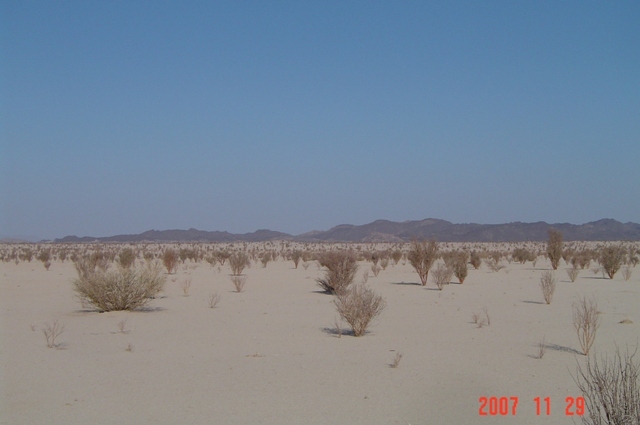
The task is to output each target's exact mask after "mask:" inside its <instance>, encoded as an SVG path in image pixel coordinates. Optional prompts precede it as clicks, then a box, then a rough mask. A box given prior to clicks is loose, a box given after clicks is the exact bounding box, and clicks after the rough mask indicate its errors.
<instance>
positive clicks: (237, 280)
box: [231, 275, 247, 292]
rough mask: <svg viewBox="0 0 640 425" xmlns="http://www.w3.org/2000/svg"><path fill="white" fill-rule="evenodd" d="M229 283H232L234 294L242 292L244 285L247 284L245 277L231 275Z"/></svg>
mask: <svg viewBox="0 0 640 425" xmlns="http://www.w3.org/2000/svg"><path fill="white" fill-rule="evenodd" d="M231 282H233V286H234V287H235V288H236V292H242V289H243V288H244V285H245V283H247V276H239V275H233V276H231Z"/></svg>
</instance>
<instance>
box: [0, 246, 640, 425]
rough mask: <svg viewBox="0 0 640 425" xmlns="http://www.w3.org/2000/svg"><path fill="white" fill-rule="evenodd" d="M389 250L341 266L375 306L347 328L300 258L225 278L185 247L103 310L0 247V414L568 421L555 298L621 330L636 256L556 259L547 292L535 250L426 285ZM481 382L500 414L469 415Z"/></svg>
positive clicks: (570, 355) (83, 419) (118, 418)
mask: <svg viewBox="0 0 640 425" xmlns="http://www.w3.org/2000/svg"><path fill="white" fill-rule="evenodd" d="M392 264H393V262H391V264H390V265H389V266H388V267H387V269H386V270H382V271H381V272H380V274H379V275H378V276H377V277H374V276H373V274H372V273H371V271H370V269H369V268H370V265H371V263H366V262H360V269H359V271H358V274H357V276H356V279H355V281H356V282H360V281H362V275H363V273H364V271H366V270H369V275H370V276H369V279H368V281H367V284H368V285H369V287H371V288H372V289H373V290H375V291H376V292H377V293H378V294H380V295H382V296H383V297H384V298H385V299H386V302H387V308H386V310H385V311H384V313H383V314H382V316H381V317H380V318H379V319H378V320H377V321H375V322H374V323H373V324H372V325H371V327H370V328H369V332H368V333H367V334H366V335H364V336H362V337H358V338H356V337H353V336H350V335H348V334H345V335H342V336H339V335H337V334H336V332H335V320H336V318H337V317H338V315H337V313H336V310H335V307H334V305H333V296H331V295H327V294H324V293H321V292H320V288H319V287H318V286H317V284H316V281H315V279H316V278H318V277H321V276H322V275H323V271H322V270H321V269H320V268H319V267H318V266H317V263H315V262H311V264H310V265H309V267H308V269H306V270H305V268H303V266H302V264H301V265H300V266H299V267H298V268H297V269H294V265H293V262H292V261H285V260H283V259H282V258H280V259H279V260H277V261H274V262H270V263H268V265H267V267H266V268H263V267H262V265H261V264H260V263H259V262H255V263H253V264H252V266H251V268H249V269H246V270H245V274H246V275H247V276H248V278H247V283H246V286H245V288H244V291H243V292H241V293H237V292H234V287H233V284H232V283H231V281H230V278H229V273H230V271H229V267H228V265H227V264H225V265H224V266H221V267H219V266H217V265H216V266H213V267H212V266H211V265H209V264H207V263H206V262H204V261H203V262H200V263H193V262H191V261H187V262H186V263H185V264H181V265H180V266H179V267H178V271H177V272H176V273H175V274H173V275H169V276H168V277H167V284H166V286H165V289H164V291H163V292H162V293H161V294H160V296H159V297H157V298H156V299H154V300H152V301H151V303H150V304H149V308H148V309H146V310H144V311H134V312H126V311H124V312H107V313H98V312H96V311H94V310H91V309H88V308H86V306H85V307H83V306H82V305H81V304H80V302H79V301H78V300H77V298H76V297H75V295H74V292H73V290H72V280H73V279H74V278H75V277H76V272H75V269H74V265H73V263H72V262H71V261H69V260H67V261H65V262H64V263H62V262H60V261H54V262H53V264H52V265H51V268H50V270H49V271H47V270H45V268H44V267H43V266H42V264H41V263H40V262H39V261H37V260H35V259H34V260H33V261H31V262H20V263H19V264H14V263H13V262H6V263H0V307H1V312H0V324H1V334H0V335H1V338H0V344H1V345H0V364H1V366H2V370H1V377H0V378H1V386H2V397H1V400H0V402H1V405H0V423H1V424H66V425H75V424H78V425H80V424H82V425H86V424H154V425H158V424H367V425H371V424H494V423H495V424H507V423H509V424H543V423H546V424H573V423H580V418H578V417H575V416H567V415H566V411H565V409H566V402H565V399H566V397H578V396H580V395H581V394H580V393H579V390H578V387H577V385H576V384H575V382H574V380H573V377H572V375H573V376H575V375H576V368H577V365H578V364H582V365H584V364H585V361H586V357H585V356H584V355H582V354H581V353H580V345H579V343H578V339H577V337H576V333H575V330H574V328H573V323H572V304H573V303H574V302H575V301H577V300H578V299H579V298H580V297H583V296H587V297H594V298H595V299H596V300H597V303H598V309H599V311H600V312H601V319H602V324H601V326H600V328H599V330H598V333H597V337H596V341H595V344H594V347H593V351H595V352H596V353H597V354H604V353H607V354H610V353H612V352H613V351H614V350H615V345H616V344H617V345H618V346H620V347H623V348H624V347H625V346H626V345H629V346H630V347H631V348H633V347H635V346H636V344H637V343H638V339H639V336H640V271H639V270H637V268H636V269H635V270H634V273H633V275H632V277H631V279H630V280H629V281H624V280H623V278H622V276H621V274H620V273H618V274H617V275H616V276H615V277H614V279H613V280H610V279H605V278H603V277H602V275H601V274H594V273H593V272H592V271H591V270H582V271H581V272H580V275H579V276H578V278H577V279H576V281H575V282H574V283H572V282H570V281H569V278H568V276H567V273H566V271H565V269H566V268H567V267H568V266H567V265H566V264H565V263H564V261H562V262H561V266H560V268H559V270H558V271H557V272H556V274H555V275H556V279H557V289H556V291H555V294H554V298H553V301H552V302H551V304H550V305H547V304H546V303H544V300H543V297H542V292H541V290H540V287H539V281H540V276H541V274H542V273H543V271H545V270H549V269H550V264H549V262H548V260H546V259H544V258H543V257H540V258H539V259H538V261H537V262H536V264H535V266H534V265H533V264H532V263H531V262H527V263H525V264H518V263H515V262H512V263H511V264H508V263H507V262H506V261H505V262H504V264H505V266H506V268H505V269H503V270H500V271H498V272H493V271H490V270H489V269H488V268H487V266H486V265H483V266H482V267H481V268H480V269H478V270H475V269H473V268H471V267H470V268H469V275H468V277H467V279H466V281H465V282H464V284H462V285H461V284H457V283H453V282H452V283H451V284H449V285H446V286H445V287H444V288H443V290H442V291H439V290H437V288H436V286H435V285H434V284H433V283H432V282H431V277H430V281H429V284H428V285H427V286H426V287H423V286H420V285H419V284H418V282H419V278H418V275H417V274H416V273H415V271H414V270H413V268H412V267H411V266H410V265H409V264H408V263H405V264H404V265H403V264H402V262H400V263H399V264H397V265H392ZM188 277H190V278H191V280H192V283H191V287H190V288H189V293H188V296H185V295H184V293H183V289H182V288H181V286H180V282H181V281H182V280H183V279H185V278H188ZM453 280H454V281H456V279H455V278H454V279H453ZM456 282H457V281H456ZM214 291H217V292H218V294H220V296H221V299H220V302H219V304H218V305H217V306H216V308H213V309H212V308H210V307H209V305H208V304H209V302H208V301H209V295H210V294H211V293H212V292H214ZM485 311H486V313H488V315H489V317H490V324H485V325H484V326H482V327H478V326H477V325H476V324H474V323H473V322H472V320H471V318H472V315H473V314H474V313H479V314H481V315H482V316H483V317H484V316H485ZM624 319H627V320H626V321H627V322H629V321H630V322H631V323H620V322H621V321H623V320H624ZM56 320H57V321H58V322H59V323H60V324H62V325H64V332H63V333H62V334H61V335H60V336H59V338H58V340H57V341H56V342H57V343H59V344H60V345H59V347H58V348H48V347H47V346H46V344H45V338H44V335H43V332H42V328H43V327H45V326H46V325H45V324H47V323H49V324H50V323H52V322H54V321H56ZM119 323H120V324H122V323H124V328H123V329H122V330H121V329H120V327H122V326H121V325H119ZM342 327H343V328H344V329H345V330H346V329H347V328H348V326H347V324H346V323H343V324H342ZM543 338H544V340H545V342H546V347H547V349H546V353H545V354H544V356H543V358H538V345H539V342H540V341H542V340H543ZM397 353H401V354H402V359H401V361H400V363H399V365H398V367H397V368H393V367H390V365H391V364H392V363H393V361H394V358H395V357H396V354H397ZM481 397H487V398H489V397H517V398H518V405H517V409H516V414H515V415H513V414H512V412H511V408H512V403H510V406H509V410H510V412H509V414H508V415H506V416H500V415H496V416H491V415H489V416H483V417H481V416H479V408H480V403H479V400H480V398H481ZM535 397H540V399H542V400H543V399H545V398H547V397H548V398H549V400H550V403H551V414H550V415H546V412H545V411H544V410H545V406H544V404H543V408H542V412H541V414H540V415H537V414H536V404H535V402H534V398H535ZM487 411H488V409H487Z"/></svg>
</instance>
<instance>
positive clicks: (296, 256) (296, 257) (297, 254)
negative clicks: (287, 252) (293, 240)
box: [291, 250, 302, 269]
mask: <svg viewBox="0 0 640 425" xmlns="http://www.w3.org/2000/svg"><path fill="white" fill-rule="evenodd" d="M301 258H302V252H300V251H298V250H296V251H293V252H292V253H291V260H293V264H294V265H295V266H296V269H297V268H298V263H299V262H300V259H301Z"/></svg>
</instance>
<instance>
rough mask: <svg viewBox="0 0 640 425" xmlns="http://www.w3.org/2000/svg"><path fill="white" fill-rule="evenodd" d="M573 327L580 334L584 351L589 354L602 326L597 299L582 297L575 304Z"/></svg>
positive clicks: (579, 338) (579, 339)
mask: <svg viewBox="0 0 640 425" xmlns="http://www.w3.org/2000/svg"><path fill="white" fill-rule="evenodd" d="M573 327H574V329H575V330H576V334H577V335H578V341H579V342H580V347H581V348H582V353H583V354H584V355H585V356H588V355H589V350H590V349H591V346H592V345H593V342H594V341H595V339H596V332H597V330H598V328H599V327H600V316H599V312H598V304H596V301H595V300H593V299H591V300H587V299H586V298H582V299H581V300H579V301H578V302H576V303H574V304H573Z"/></svg>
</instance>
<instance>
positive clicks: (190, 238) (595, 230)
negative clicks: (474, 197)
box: [54, 218, 640, 243]
mask: <svg viewBox="0 0 640 425" xmlns="http://www.w3.org/2000/svg"><path fill="white" fill-rule="evenodd" d="M550 228H554V229H557V230H560V231H561V232H562V234H563V236H564V240H566V241H617V240H629V241H640V224H637V223H631V222H629V223H621V222H619V221H616V220H613V219H602V220H598V221H593V222H590V223H585V224H579V225H578V224H570V223H555V224H548V223H545V222H543V221H539V222H536V223H521V222H514V223H506V224H475V223H468V224H454V223H451V222H449V221H446V220H439V219H435V218H428V219H425V220H417V221H404V222H394V221H388V220H376V221H374V222H372V223H369V224H363V225H359V226H356V225H352V224H341V225H339V226H335V227H333V228H331V229H329V230H327V231H318V230H314V231H311V232H307V233H303V234H301V235H298V236H293V235H290V234H288V233H282V232H276V231H272V230H264V229H263V230H257V231H255V232H252V233H244V234H234V233H229V232H219V231H213V232H208V231H204V230H197V229H189V230H149V231H146V232H144V233H140V234H138V235H117V236H108V237H100V238H96V237H90V236H84V237H77V236H66V237H64V238H62V239H56V240H54V242H56V243H65V242H67V243H82V242H85V243H87V242H263V241H273V240H295V241H301V242H305V241H306V242H403V241H409V240H411V239H413V238H419V239H423V238H424V239H430V238H433V239H436V240H438V241H440V242H522V241H546V240H547V238H548V235H547V232H548V231H549V229H550Z"/></svg>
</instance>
